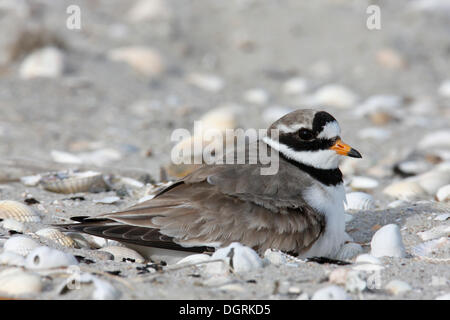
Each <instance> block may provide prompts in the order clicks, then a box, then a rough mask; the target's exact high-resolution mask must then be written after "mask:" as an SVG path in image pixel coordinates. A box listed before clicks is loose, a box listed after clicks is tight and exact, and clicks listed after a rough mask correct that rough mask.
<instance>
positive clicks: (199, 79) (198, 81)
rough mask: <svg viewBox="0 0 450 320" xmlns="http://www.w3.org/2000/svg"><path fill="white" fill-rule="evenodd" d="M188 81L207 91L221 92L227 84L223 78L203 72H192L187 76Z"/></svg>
mask: <svg viewBox="0 0 450 320" xmlns="http://www.w3.org/2000/svg"><path fill="white" fill-rule="evenodd" d="M187 82H188V83H190V84H192V85H194V86H196V87H198V88H200V89H203V90H205V91H210V92H219V91H220V90H222V88H223V87H224V86H225V83H224V81H223V79H222V78H220V77H218V76H215V75H212V74H203V73H191V74H189V75H188V76H187Z"/></svg>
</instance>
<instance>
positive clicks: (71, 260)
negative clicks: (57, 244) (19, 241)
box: [25, 246, 78, 269]
mask: <svg viewBox="0 0 450 320" xmlns="http://www.w3.org/2000/svg"><path fill="white" fill-rule="evenodd" d="M75 264H78V261H77V259H75V257H74V256H73V255H71V254H69V253H65V252H62V251H59V250H56V249H52V248H49V247H44V246H42V247H38V248H36V249H34V250H33V251H31V252H30V254H29V255H28V256H27V258H26V260H25V266H26V267H27V268H28V269H52V268H60V267H67V266H70V265H75Z"/></svg>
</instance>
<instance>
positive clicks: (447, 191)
mask: <svg viewBox="0 0 450 320" xmlns="http://www.w3.org/2000/svg"><path fill="white" fill-rule="evenodd" d="M436 199H437V200H438V201H441V202H442V201H450V184H447V185H445V186H443V187H441V188H439V190H438V191H437V193H436Z"/></svg>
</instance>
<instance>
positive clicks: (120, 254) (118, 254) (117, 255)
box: [99, 246, 145, 263]
mask: <svg viewBox="0 0 450 320" xmlns="http://www.w3.org/2000/svg"><path fill="white" fill-rule="evenodd" d="M99 251H104V252H109V253H111V254H112V255H113V256H114V261H120V262H122V261H124V260H125V261H126V260H132V261H133V260H134V262H137V263H143V262H144V261H145V259H144V257H142V256H141V255H140V254H139V253H137V252H136V251H134V250H133V249H130V248H127V247H119V246H108V247H104V248H101V249H99Z"/></svg>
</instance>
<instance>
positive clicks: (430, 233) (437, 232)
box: [417, 225, 450, 241]
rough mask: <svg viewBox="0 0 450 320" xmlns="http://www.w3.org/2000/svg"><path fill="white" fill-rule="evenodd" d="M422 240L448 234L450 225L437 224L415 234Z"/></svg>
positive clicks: (449, 233) (449, 234)
mask: <svg viewBox="0 0 450 320" xmlns="http://www.w3.org/2000/svg"><path fill="white" fill-rule="evenodd" d="M417 235H418V236H419V237H420V238H421V239H422V240H424V241H427V240H432V239H436V238H440V237H448V236H450V225H448V226H445V225H444V226H437V227H434V228H432V229H430V230H427V231H423V232H419V233H418V234H417Z"/></svg>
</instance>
